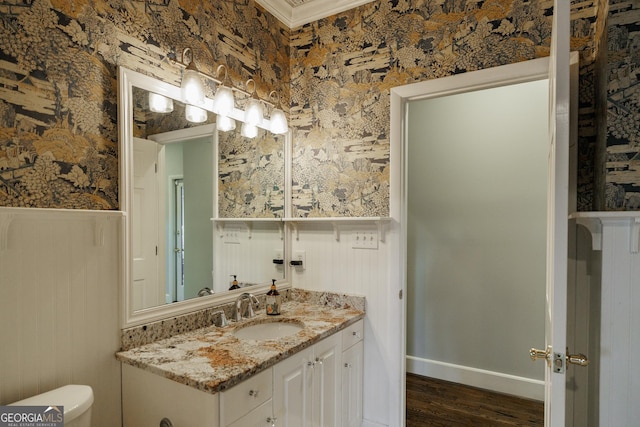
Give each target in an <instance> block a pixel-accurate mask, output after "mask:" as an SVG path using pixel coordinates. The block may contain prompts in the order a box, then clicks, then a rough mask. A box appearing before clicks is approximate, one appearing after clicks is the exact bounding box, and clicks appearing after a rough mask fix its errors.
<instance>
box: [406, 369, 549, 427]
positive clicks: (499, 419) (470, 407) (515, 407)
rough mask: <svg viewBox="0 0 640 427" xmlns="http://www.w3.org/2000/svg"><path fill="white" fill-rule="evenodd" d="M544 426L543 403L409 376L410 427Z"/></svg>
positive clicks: (417, 376)
mask: <svg viewBox="0 0 640 427" xmlns="http://www.w3.org/2000/svg"><path fill="white" fill-rule="evenodd" d="M423 426H429V427H454V426H456V427H457V426H474V427H478V426H491V427H494V426H496V427H499V426H544V403H543V402H539V401H536V400H529V399H522V398H520V397H515V396H510V395H506V394H501V393H496V392H493V391H487V390H482V389H479V388H475V387H469V386H465V385H461V384H456V383H451V382H448V381H442V380H437V379H433V378H426V377H421V376H419V375H414V374H410V373H407V427H423Z"/></svg>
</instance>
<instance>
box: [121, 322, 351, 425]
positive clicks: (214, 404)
mask: <svg viewBox="0 0 640 427" xmlns="http://www.w3.org/2000/svg"><path fill="white" fill-rule="evenodd" d="M362 325H363V321H362V320H360V321H358V322H357V323H355V324H353V325H351V326H349V327H347V328H346V329H344V330H343V331H341V332H338V333H335V334H333V335H331V336H329V337H327V338H324V339H323V340H321V341H319V342H317V343H315V344H314V345H312V346H310V347H308V348H306V349H304V350H302V351H300V352H298V353H295V354H293V355H291V356H290V357H288V358H286V359H284V360H282V361H281V362H279V363H277V364H276V365H274V366H273V367H271V368H268V369H265V370H264V371H262V372H259V373H257V374H255V375H253V376H251V377H250V378H248V379H246V380H244V381H242V382H241V383H239V384H237V385H235V386H233V387H231V388H230V389H228V390H225V391H221V392H220V393H216V394H211V393H206V392H203V391H200V390H197V389H195V388H192V387H188V386H185V385H182V384H179V383H177V382H175V381H172V380H169V379H166V378H163V377H162V376H161V375H157V374H153V373H150V372H147V371H145V370H143V369H139V368H136V367H133V366H131V365H128V364H126V363H123V364H122V397H123V419H124V424H123V427H158V426H160V422H161V420H162V419H163V418H167V419H169V420H170V421H171V423H172V425H173V426H175V427H191V426H193V427H273V426H275V427H341V426H344V427H351V426H354V427H355V426H359V425H360V424H361V422H362V375H363V374H362V372H363V371H362V369H363V366H362V349H363V346H362V331H363V326H362ZM187 363H188V362H187Z"/></svg>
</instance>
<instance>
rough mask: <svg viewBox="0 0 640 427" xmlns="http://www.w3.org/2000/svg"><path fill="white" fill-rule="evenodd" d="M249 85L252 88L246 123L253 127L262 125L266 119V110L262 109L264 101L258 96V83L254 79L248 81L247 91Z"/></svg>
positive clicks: (246, 107) (245, 115)
mask: <svg viewBox="0 0 640 427" xmlns="http://www.w3.org/2000/svg"><path fill="white" fill-rule="evenodd" d="M249 85H251V86H252V90H251V98H249V100H248V101H247V104H246V106H245V109H244V122H245V123H248V124H250V125H253V126H257V125H259V124H262V119H263V118H264V110H263V108H262V101H260V99H258V95H257V94H256V82H255V81H254V80H253V79H249V80H247V89H249Z"/></svg>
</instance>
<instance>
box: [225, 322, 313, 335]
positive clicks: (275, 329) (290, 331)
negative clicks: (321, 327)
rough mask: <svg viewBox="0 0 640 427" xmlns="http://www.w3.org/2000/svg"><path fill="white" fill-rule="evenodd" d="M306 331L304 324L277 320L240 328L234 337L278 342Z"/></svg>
mask: <svg viewBox="0 0 640 427" xmlns="http://www.w3.org/2000/svg"><path fill="white" fill-rule="evenodd" d="M302 329H304V323H302V322H296V321H290V320H284V319H277V320H275V319H274V320H271V321H266V322H261V323H252V324H249V325H246V326H238V327H237V328H236V329H234V331H233V335H234V336H236V337H237V338H240V339H245V340H277V339H279V338H284V337H287V336H289V335H294V334H296V333H298V332H300V331H301V330H302Z"/></svg>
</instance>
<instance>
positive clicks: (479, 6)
mask: <svg viewBox="0 0 640 427" xmlns="http://www.w3.org/2000/svg"><path fill="white" fill-rule="evenodd" d="M552 9H553V2H552V1H544V0H446V1H442V0H394V1H375V2H372V3H369V4H367V5H364V6H361V7H359V8H357V9H353V10H349V11H347V12H344V13H341V14H339V15H336V16H332V17H329V18H326V19H322V20H320V21H318V22H314V23H311V24H308V25H306V26H303V27H300V28H298V29H295V30H294V31H293V32H292V34H291V40H292V41H291V57H292V70H291V71H292V78H291V114H292V124H293V126H294V136H293V165H294V167H293V216H299V217H304V216H386V215H388V212H389V94H390V89H391V88H392V87H394V86H398V85H404V84H408V83H413V82H417V81H421V80H427V79H435V78H439V77H444V76H449V75H452V74H457V73H464V72H467V71H474V70H478V69H484V68H488V67H494V66H498V65H504V64H509V63H513V62H518V61H524V60H528V59H533V58H537V57H540V56H546V55H548V54H549V48H548V47H549V42H550V36H551V14H552ZM596 12H597V1H596V0H594V1H582V0H581V1H572V10H571V13H572V41H571V43H572V46H571V47H572V49H573V50H577V51H580V53H581V60H582V64H583V65H582V70H581V89H580V103H581V110H586V111H587V113H586V114H585V113H583V114H582V117H581V136H580V138H581V140H580V146H581V159H582V168H581V172H580V181H581V183H580V185H581V190H582V191H581V193H582V194H581V202H580V204H581V208H582V209H583V210H585V208H586V209H588V208H590V203H591V202H590V200H591V196H590V194H589V192H590V191H591V190H592V188H591V186H592V184H591V182H592V176H593V165H592V164H590V163H589V162H592V160H591V159H592V158H593V155H592V154H591V153H592V152H593V143H594V138H593V134H594V126H595V124H594V121H593V117H592V114H593V113H592V110H593V102H594V92H593V69H592V63H593V55H594V27H595V25H594V24H595V22H596ZM443 191H446V183H443ZM523 191H526V189H523Z"/></svg>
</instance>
